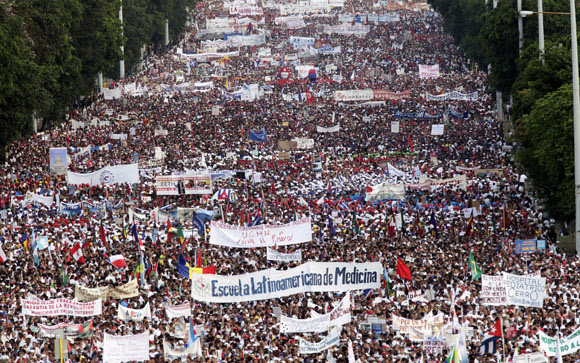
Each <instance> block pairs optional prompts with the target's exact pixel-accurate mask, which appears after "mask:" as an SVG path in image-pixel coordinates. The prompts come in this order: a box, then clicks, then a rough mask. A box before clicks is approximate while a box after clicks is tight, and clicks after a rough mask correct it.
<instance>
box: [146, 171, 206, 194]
mask: <svg viewBox="0 0 580 363" xmlns="http://www.w3.org/2000/svg"><path fill="white" fill-rule="evenodd" d="M155 189H156V190H157V195H180V193H181V194H212V193H213V189H212V186H211V176H210V175H209V174H207V173H206V174H203V173H201V174H198V173H186V174H184V175H158V176H157V177H156V178H155Z"/></svg>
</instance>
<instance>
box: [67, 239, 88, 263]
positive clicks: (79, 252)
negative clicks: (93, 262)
mask: <svg viewBox="0 0 580 363" xmlns="http://www.w3.org/2000/svg"><path fill="white" fill-rule="evenodd" d="M70 254H71V255H72V256H73V258H74V259H75V261H77V262H79V263H85V258H84V256H83V249H82V248H81V245H80V244H78V243H76V244H75V245H74V246H73V248H72V249H71V250H70Z"/></svg>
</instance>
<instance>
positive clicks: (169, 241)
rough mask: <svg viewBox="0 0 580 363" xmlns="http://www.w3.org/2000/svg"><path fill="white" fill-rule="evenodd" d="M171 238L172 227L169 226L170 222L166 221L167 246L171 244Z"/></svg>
mask: <svg viewBox="0 0 580 363" xmlns="http://www.w3.org/2000/svg"><path fill="white" fill-rule="evenodd" d="M171 236H173V227H172V226H171V221H170V220H168V221H167V244H170V243H171Z"/></svg>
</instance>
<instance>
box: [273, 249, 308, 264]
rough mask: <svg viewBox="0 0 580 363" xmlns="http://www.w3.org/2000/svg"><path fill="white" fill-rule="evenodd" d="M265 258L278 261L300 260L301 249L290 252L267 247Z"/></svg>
mask: <svg viewBox="0 0 580 363" xmlns="http://www.w3.org/2000/svg"><path fill="white" fill-rule="evenodd" d="M266 258H267V259H268V261H278V262H291V261H302V250H298V251H294V252H292V253H282V252H278V251H276V250H273V249H271V248H270V247H267V248H266Z"/></svg>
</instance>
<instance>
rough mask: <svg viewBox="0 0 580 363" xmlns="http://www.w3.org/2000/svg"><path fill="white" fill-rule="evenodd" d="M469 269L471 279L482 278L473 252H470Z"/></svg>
mask: <svg viewBox="0 0 580 363" xmlns="http://www.w3.org/2000/svg"><path fill="white" fill-rule="evenodd" d="M468 264H469V269H470V270H471V279H472V280H474V281H475V280H477V279H479V278H480V277H481V274H482V273H481V269H480V268H479V266H477V263H475V258H474V257H473V252H471V251H470V252H469V259H468Z"/></svg>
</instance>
